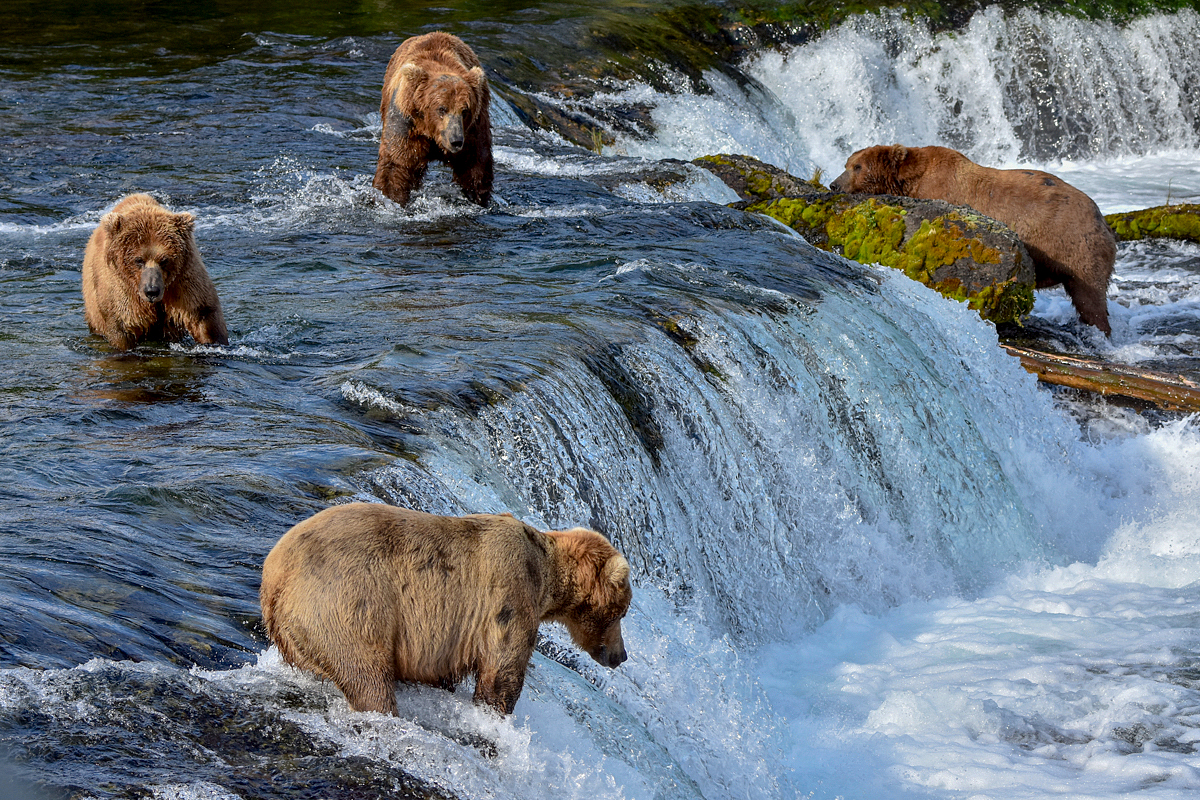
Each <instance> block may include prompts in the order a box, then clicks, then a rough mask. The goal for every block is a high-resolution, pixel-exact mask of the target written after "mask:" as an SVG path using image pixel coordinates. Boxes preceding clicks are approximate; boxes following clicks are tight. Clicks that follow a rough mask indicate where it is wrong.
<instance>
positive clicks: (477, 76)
mask: <svg viewBox="0 0 1200 800" xmlns="http://www.w3.org/2000/svg"><path fill="white" fill-rule="evenodd" d="M486 81H487V78H486V77H484V74H483V67H472V68H471V69H469V70H467V83H469V84H471V86H472V87H473V88H475V89H478V88H479V87H480V86H482V85H483V84H484V83H485V82H486Z"/></svg>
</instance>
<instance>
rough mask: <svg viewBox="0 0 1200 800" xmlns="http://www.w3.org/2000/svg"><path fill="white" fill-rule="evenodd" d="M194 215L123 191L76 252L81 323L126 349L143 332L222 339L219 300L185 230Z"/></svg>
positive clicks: (224, 339) (210, 340) (189, 232)
mask: <svg viewBox="0 0 1200 800" xmlns="http://www.w3.org/2000/svg"><path fill="white" fill-rule="evenodd" d="M194 225H195V218H194V217H193V216H192V215H191V214H187V213H179V214H172V213H171V212H170V211H167V210H166V209H165V208H163V207H162V206H161V205H159V203H158V201H157V200H155V199H154V198H153V197H151V196H150V195H148V194H131V195H129V196H128V197H126V198H125V199H123V200H122V201H121V202H119V203H117V205H116V206H115V207H114V208H113V210H112V211H110V212H109V213H107V214H105V215H104V217H103V218H102V219H101V220H100V225H99V226H97V228H96V230H94V231H93V232H92V236H91V238H90V239H88V243H87V249H86V250H85V251H84V254H83V310H84V318H85V319H86V320H87V324H88V328H90V329H91V331H92V333H97V334H100V335H101V336H103V337H104V338H105V339H108V341H109V342H111V343H112V345H113V346H114V347H117V348H120V349H121V350H128V349H129V348H131V347H133V346H134V345H136V344H137V343H138V342H140V341H142V340H143V339H163V340H167V341H177V340H179V339H182V338H183V335H184V333H185V332H186V333H190V334H191V335H192V338H193V339H195V340H196V341H197V342H199V343H201V344H229V338H228V335H227V334H226V332H225V317H224V316H222V314H221V301H220V300H219V299H218V297H217V289H216V287H215V286H213V282H212V279H211V278H209V276H208V270H206V269H205V268H204V262H203V261H202V260H201V259H200V250H199V249H198V248H197V247H196V240H195V238H194V237H193V235H192V230H193V227H194Z"/></svg>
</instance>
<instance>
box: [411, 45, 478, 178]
mask: <svg viewBox="0 0 1200 800" xmlns="http://www.w3.org/2000/svg"><path fill="white" fill-rule="evenodd" d="M400 79H401V82H400V87H399V88H398V89H397V93H396V96H394V97H393V100H392V103H393V110H392V112H389V113H394V110H395V107H396V106H397V105H399V106H400V108H401V109H402V110H403V113H405V114H406V116H407V117H409V118H411V120H412V123H411V124H412V127H413V129H414V131H415V132H416V133H417V134H419V135H421V136H424V137H426V138H428V139H432V140H433V142H434V143H435V144H436V145H437V146H438V147H440V148H441V149H442V151H443V152H444V153H446V154H447V155H454V154H455V153H457V152H459V151H460V150H462V149H463V145H464V144H465V143H466V140H467V131H468V130H470V129H471V126H472V125H474V124H475V120H476V119H477V117H478V115H479V113H480V111H481V110H482V109H483V107H484V105H485V100H484V98H485V97H486V94H487V78H485V77H484V74H483V69H482V68H481V67H474V68H472V69H469V70H467V71H466V72H463V73H458V72H429V71H427V70H426V69H425V68H424V67H422V66H421V65H420V64H415V63H411V62H410V63H408V64H405V65H403V66H402V67H400ZM403 96H407V100H406V101H404V102H398V101H399V98H400V97H403ZM389 122H390V121H389Z"/></svg>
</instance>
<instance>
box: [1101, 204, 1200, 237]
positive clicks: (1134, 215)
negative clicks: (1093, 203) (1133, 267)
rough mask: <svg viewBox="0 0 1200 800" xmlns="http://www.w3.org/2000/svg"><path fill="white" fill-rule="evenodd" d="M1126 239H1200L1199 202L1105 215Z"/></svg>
mask: <svg viewBox="0 0 1200 800" xmlns="http://www.w3.org/2000/svg"><path fill="white" fill-rule="evenodd" d="M1104 221H1105V222H1107V223H1108V226H1109V227H1110V228H1112V229H1113V233H1115V234H1116V236H1117V238H1118V239H1119V240H1121V241H1123V242H1127V241H1132V240H1135V239H1146V238H1162V239H1180V240H1183V241H1188V242H1197V243H1200V205H1195V204H1187V203H1185V204H1180V205H1173V206H1158V207H1156V208H1147V209H1145V210H1144V211H1129V212H1126V213H1124V214H1109V215H1107V216H1106V217H1105V218H1104Z"/></svg>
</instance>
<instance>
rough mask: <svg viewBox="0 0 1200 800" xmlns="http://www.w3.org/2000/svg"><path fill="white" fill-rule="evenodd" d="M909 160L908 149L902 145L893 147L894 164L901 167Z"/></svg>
mask: <svg viewBox="0 0 1200 800" xmlns="http://www.w3.org/2000/svg"><path fill="white" fill-rule="evenodd" d="M906 158H908V148H907V147H905V146H904V145H902V144H894V145H892V164H894V165H895V166H897V167H899V166H900V165H901V164H903V163H904V159H906Z"/></svg>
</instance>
